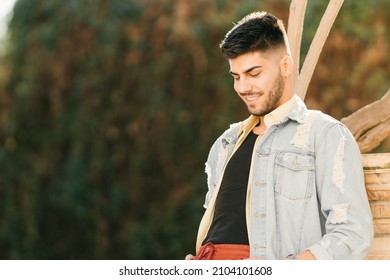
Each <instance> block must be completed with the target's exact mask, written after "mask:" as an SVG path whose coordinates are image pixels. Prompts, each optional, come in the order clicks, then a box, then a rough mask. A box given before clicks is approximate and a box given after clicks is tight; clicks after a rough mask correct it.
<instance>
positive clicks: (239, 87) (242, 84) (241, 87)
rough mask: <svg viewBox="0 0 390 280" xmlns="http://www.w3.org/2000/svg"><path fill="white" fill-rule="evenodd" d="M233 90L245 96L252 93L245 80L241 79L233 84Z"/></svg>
mask: <svg viewBox="0 0 390 280" xmlns="http://www.w3.org/2000/svg"><path fill="white" fill-rule="evenodd" d="M234 89H235V90H236V92H237V93H239V94H245V93H248V92H251V91H252V86H251V85H250V83H249V82H248V81H247V80H246V79H245V78H241V79H239V80H237V81H235V82H234Z"/></svg>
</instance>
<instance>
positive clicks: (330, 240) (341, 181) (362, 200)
mask: <svg viewBox="0 0 390 280" xmlns="http://www.w3.org/2000/svg"><path fill="white" fill-rule="evenodd" d="M315 168H316V171H315V172H316V188H317V194H318V200H319V203H320V207H321V213H322V214H323V216H324V218H325V227H324V228H325V234H324V235H323V237H322V239H321V240H320V241H319V242H318V243H316V244H314V245H312V246H311V247H309V248H308V249H309V250H310V251H311V252H312V254H313V255H314V256H315V257H316V258H317V259H364V258H365V256H366V255H367V253H368V250H369V249H370V246H371V243H372V240H373V224H372V216H371V211H370V207H369V203H368V199H367V193H366V189H365V184H364V173H363V167H362V159H361V154H360V151H359V148H358V146H357V144H356V142H355V139H354V138H353V136H352V134H351V133H350V132H349V131H348V129H347V128H346V127H345V126H343V125H342V124H340V123H336V124H332V125H330V126H328V128H327V129H326V131H324V133H323V134H322V135H321V137H320V138H319V139H318V144H317V146H316V167H315Z"/></svg>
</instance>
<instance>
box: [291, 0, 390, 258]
mask: <svg viewBox="0 0 390 280" xmlns="http://www.w3.org/2000/svg"><path fill="white" fill-rule="evenodd" d="M343 2H344V1H343V0H330V1H329V4H328V7H327V9H326V11H325V13H324V15H323V17H322V19H321V22H320V24H319V27H318V29H317V31H316V34H315V36H314V39H313V41H312V43H311V45H310V48H309V51H308V53H307V56H306V58H305V61H304V63H303V66H302V69H301V71H300V69H299V58H300V48H301V40H302V31H303V21H304V16H305V10H306V5H307V0H292V1H291V4H290V14H289V21H288V31H287V37H288V42H289V46H287V47H289V49H290V51H291V55H292V58H293V60H294V71H293V85H294V90H295V92H296V93H297V94H298V95H299V96H300V97H301V98H302V100H304V99H305V96H306V92H307V88H308V85H309V83H310V80H311V77H312V75H313V72H314V69H315V66H316V64H317V62H318V58H319V55H320V53H321V51H322V48H323V46H324V44H325V41H326V38H327V37H328V35H329V31H330V29H331V27H332V25H333V22H334V20H335V19H336V16H337V14H338V12H339V11H340V8H341V6H342V4H343ZM389 105H390V89H389V90H388V92H387V93H386V94H385V96H384V97H383V98H382V99H381V100H378V101H377V102H374V103H372V104H369V105H367V106H365V107H363V108H362V109H360V110H358V111H356V112H355V113H353V114H352V115H350V116H348V117H347V118H344V119H342V120H341V121H342V122H343V123H344V124H345V125H346V126H347V127H348V128H349V129H350V130H351V132H352V134H353V135H354V137H355V139H356V141H357V142H358V144H359V148H360V151H361V152H362V153H367V152H369V151H370V150H372V149H373V148H375V147H376V146H378V145H379V143H380V142H381V141H382V140H384V139H385V138H386V137H388V136H389V135H390V110H389V109H388V108H389ZM356 120H359V121H356ZM362 120H363V122H362ZM362 157H363V167H364V174H365V184H366V190H367V195H368V197H369V203H370V208H371V212H372V216H373V222H374V232H375V236H374V242H373V245H372V248H371V251H370V252H369V254H368V256H367V259H390V153H382V154H362Z"/></svg>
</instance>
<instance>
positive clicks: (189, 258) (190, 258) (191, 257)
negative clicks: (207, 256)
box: [185, 254, 195, 261]
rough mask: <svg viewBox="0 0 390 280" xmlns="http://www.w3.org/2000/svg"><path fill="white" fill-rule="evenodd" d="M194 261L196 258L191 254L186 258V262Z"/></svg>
mask: <svg viewBox="0 0 390 280" xmlns="http://www.w3.org/2000/svg"><path fill="white" fill-rule="evenodd" d="M193 259H195V257H194V256H193V255H191V254H188V255H187V256H186V257H185V260H186V261H192V260H193Z"/></svg>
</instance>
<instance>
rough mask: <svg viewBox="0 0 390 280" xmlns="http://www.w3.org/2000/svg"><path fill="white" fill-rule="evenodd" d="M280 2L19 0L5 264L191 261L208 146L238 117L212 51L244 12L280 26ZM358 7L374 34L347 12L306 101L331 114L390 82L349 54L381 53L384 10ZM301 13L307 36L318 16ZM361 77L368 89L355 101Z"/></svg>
mask: <svg viewBox="0 0 390 280" xmlns="http://www.w3.org/2000/svg"><path fill="white" fill-rule="evenodd" d="M354 2H356V1H354ZM288 4H289V1H287V0H283V1H282V0H280V1H255V0H252V1H226V0H217V1H208V0H200V1H185V0H161V1H156V0H148V1H142V0H127V1H122V0H111V1H104V0H94V1H92V0H84V1H80V0H68V1H61V0H18V1H17V3H16V5H15V8H14V16H13V18H12V20H11V23H10V26H9V32H10V34H9V35H10V37H9V42H8V50H7V56H6V58H5V62H4V64H3V65H2V69H1V71H0V75H2V76H1V77H0V81H3V82H2V83H1V84H0V128H1V134H0V143H1V146H0V170H1V172H0V186H1V188H0V248H1V250H0V258H8V259H175V258H180V259H181V258H183V257H184V256H185V255H186V254H187V253H190V252H193V250H194V246H195V236H196V231H197V227H198V223H199V220H200V217H201V215H202V213H203V209H202V207H201V205H202V204H203V199H204V194H205V192H206V189H205V186H206V184H205V179H206V178H205V175H204V174H203V168H204V166H203V163H204V161H205V159H206V157H207V153H208V150H209V148H210V145H211V144H212V142H214V140H215V138H216V137H217V135H219V134H220V133H221V132H222V131H223V130H224V129H226V127H227V126H228V124H229V123H231V122H236V121H238V120H241V119H242V118H245V117H246V115H247V112H246V109H245V107H244V106H243V105H242V104H241V102H240V101H239V99H238V98H237V97H236V95H235V94H234V92H233V89H232V86H231V85H232V82H231V80H230V77H229V75H227V72H228V66H227V64H226V62H225V61H224V60H223V59H222V57H221V56H220V54H219V49H218V44H219V42H220V41H221V39H222V38H223V36H224V34H225V32H226V31H227V30H228V29H229V28H230V27H231V26H232V24H231V22H232V21H236V20H239V19H240V18H241V17H242V16H243V15H245V14H247V13H249V12H251V11H253V10H259V9H260V10H263V9H264V10H269V11H270V12H272V13H274V14H275V15H277V16H279V17H281V18H283V19H284V20H285V21H286V20H287V17H288ZM313 5H314V3H313ZM359 5H363V6H364V7H365V9H366V10H369V11H370V15H376V16H375V17H374V19H366V18H364V20H366V21H369V20H372V22H371V24H372V25H370V26H367V28H368V27H370V28H371V29H372V28H374V29H375V32H372V31H369V32H365V33H364V32H363V31H361V32H362V33H361V34H363V33H364V36H365V37H357V38H356V34H355V33H354V32H355V31H356V30H355V29H354V24H351V23H350V22H351V21H352V20H351V19H350V20H349V21H348V20H347V19H348V17H350V18H353V16H354V15H350V14H349V13H354V12H355V10H353V9H351V10H349V9H348V8H344V10H343V11H342V12H343V14H344V16H341V18H342V19H343V21H344V23H343V24H340V25H337V26H336V27H337V28H336V30H334V31H332V33H333V37H332V33H331V37H330V40H328V41H330V43H327V46H325V49H324V51H323V55H322V57H321V58H320V63H319V65H318V67H317V69H316V72H315V73H314V77H313V80H312V82H311V85H310V87H309V91H308V95H307V98H309V104H310V105H312V107H317V108H319V109H324V111H326V112H329V113H331V114H333V115H334V116H335V117H336V118H341V117H342V116H344V115H345V114H344V113H345V112H347V113H349V112H351V111H354V110H356V109H357V108H360V107H362V105H364V103H365V102H367V103H369V102H371V101H372V100H375V99H377V96H375V97H371V96H368V97H367V96H366V95H367V94H368V95H370V94H371V93H372V92H377V91H378V90H380V89H382V88H385V87H387V86H388V85H385V82H386V81H388V80H389V79H388V78H389V74H388V73H389V72H388V71H387V69H388V68H386V67H389V63H388V57H386V55H383V54H381V55H380V57H381V58H382V59H384V60H385V61H386V59H387V64H386V62H384V61H383V60H382V59H377V60H374V61H372V60H370V59H369V58H368V57H369V55H368V54H366V56H367V58H365V59H363V60H359V63H358V64H357V65H356V59H358V58H359V57H361V56H364V55H363V53H366V52H368V50H371V51H373V50H374V49H375V46H378V45H380V46H381V48H387V47H388V43H389V42H388V37H386V36H384V37H383V36H382V35H383V33H381V31H380V30H383V29H385V28H386V26H388V24H389V22H388V21H389V18H390V17H389V15H388V12H389V11H390V9H387V10H386V9H383V7H382V6H381V5H382V4H381V5H379V4H378V3H376V2H375V1H368V2H364V3H360V4H359ZM310 7H311V8H310ZM359 7H360V6H359ZM308 8H309V18H308V20H306V25H309V26H307V27H305V28H307V29H308V30H310V29H311V28H312V27H311V25H310V24H313V25H315V23H316V21H315V20H313V19H316V17H320V15H322V13H323V10H320V9H317V7H312V6H310V5H309V6H308ZM356 9H357V8H356ZM377 15H379V18H380V20H379V19H378V17H377ZM312 20H313V22H312ZM337 21H338V20H336V22H337ZM317 23H318V21H317ZM356 24H359V26H360V23H359V22H356ZM350 25H352V26H350ZM315 27H316V25H315V26H314V28H315ZM362 28H365V25H362ZM359 34H360V33H359ZM304 36H306V35H305V33H304ZM346 36H347V38H348V40H345V39H344V38H345V37H346ZM362 36H363V35H362ZM362 38H363V39H364V40H363V39H362ZM361 40H363V42H362V41H361ZM306 41H307V40H306V39H304V44H303V48H305V47H306V48H307V44H306V45H305V42H306ZM303 53H304V52H303ZM378 55H379V54H378ZM364 57H365V56H364ZM340 61H345V65H344V63H343V64H341V63H340ZM352 62H354V63H355V64H353V63H352ZM335 65H337V66H338V67H341V68H342V69H341V70H337V71H335V70H334V69H333V68H334V67H335ZM351 65H354V66H356V67H357V68H358V69H355V68H352V67H351ZM369 71H371V72H370V74H373V77H371V76H370V79H371V82H369V81H366V83H365V84H364V85H365V86H364V87H363V88H364V91H363V90H362V91H359V92H356V89H359V88H360V85H361V82H362V81H361V77H362V75H363V74H367V73H368V72H369ZM351 72H352V73H351ZM335 75H336V76H335ZM336 78H337V79H336ZM386 79H387V80H386ZM337 81H338V82H339V83H336V82H337ZM381 84H383V85H381ZM363 88H362V89H363ZM381 92H383V91H381ZM365 94H366V95H365ZM340 100H347V101H346V102H337V101H340ZM351 100H352V101H351ZM368 101H369V102H368ZM335 104H336V105H337V106H335Z"/></svg>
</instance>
